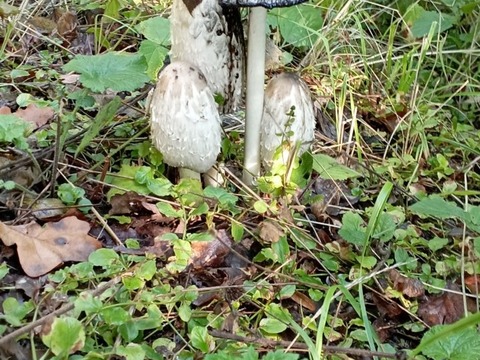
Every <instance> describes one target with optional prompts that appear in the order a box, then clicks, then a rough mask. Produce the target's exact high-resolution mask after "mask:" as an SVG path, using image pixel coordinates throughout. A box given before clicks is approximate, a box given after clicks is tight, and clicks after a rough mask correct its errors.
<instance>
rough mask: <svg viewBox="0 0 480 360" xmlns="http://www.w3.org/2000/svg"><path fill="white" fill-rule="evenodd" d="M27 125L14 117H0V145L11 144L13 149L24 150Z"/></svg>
mask: <svg viewBox="0 0 480 360" xmlns="http://www.w3.org/2000/svg"><path fill="white" fill-rule="evenodd" d="M28 128H29V124H28V123H27V122H26V121H24V120H22V119H20V118H18V117H16V116H15V115H0V143H2V142H4V143H13V144H14V145H15V147H17V148H19V149H21V150H26V149H28V143H27V141H26V137H27V135H28Z"/></svg>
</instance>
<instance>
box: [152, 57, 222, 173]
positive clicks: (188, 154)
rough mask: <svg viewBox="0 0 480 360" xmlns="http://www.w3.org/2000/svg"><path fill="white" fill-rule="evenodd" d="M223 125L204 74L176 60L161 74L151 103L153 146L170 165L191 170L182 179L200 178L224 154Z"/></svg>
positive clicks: (190, 65)
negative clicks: (222, 143)
mask: <svg viewBox="0 0 480 360" xmlns="http://www.w3.org/2000/svg"><path fill="white" fill-rule="evenodd" d="M221 131H222V130H221V122H220V116H219V114H218V110H217V105H216V103H215V100H214V97H213V94H212V91H211V90H210V88H209V86H208V84H207V80H206V79H205V76H204V75H203V74H202V72H201V71H200V70H199V69H198V68H196V67H195V66H193V65H192V64H190V63H188V62H185V61H175V62H174V63H172V64H170V65H168V66H167V67H166V68H165V69H163V71H162V72H161V73H160V75H159V77H158V82H157V85H156V87H155V90H154V92H153V96H152V101H151V132H152V139H153V144H154V145H155V147H156V148H157V149H158V150H159V151H160V152H161V153H162V154H163V159H164V162H165V163H166V164H168V165H170V166H175V167H178V168H183V169H189V170H192V171H194V172H196V173H197V174H191V173H190V174H187V175H185V171H182V170H181V171H180V176H181V177H185V176H188V177H195V178H198V179H199V178H200V176H199V174H198V173H203V172H206V171H207V170H208V169H210V167H212V166H213V165H214V164H215V161H216V159H217V156H218V154H219V153H220V143H221Z"/></svg>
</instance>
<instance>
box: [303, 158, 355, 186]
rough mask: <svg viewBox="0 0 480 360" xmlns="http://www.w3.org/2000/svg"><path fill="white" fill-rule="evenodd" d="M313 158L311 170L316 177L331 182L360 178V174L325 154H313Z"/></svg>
mask: <svg viewBox="0 0 480 360" xmlns="http://www.w3.org/2000/svg"><path fill="white" fill-rule="evenodd" d="M312 157H313V165H312V167H313V170H315V171H316V172H317V173H318V176H320V177H322V178H324V179H331V180H346V179H351V178H355V177H358V176H360V175H361V174H360V173H358V172H356V171H355V170H352V169H350V168H348V167H346V166H345V165H341V164H339V163H338V162H337V160H335V159H334V158H332V157H330V156H328V155H325V154H315V155H313V156H312Z"/></svg>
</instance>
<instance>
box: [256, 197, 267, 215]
mask: <svg viewBox="0 0 480 360" xmlns="http://www.w3.org/2000/svg"><path fill="white" fill-rule="evenodd" d="M253 208H254V209H255V211H256V212H258V213H259V214H263V213H265V212H267V210H268V205H267V203H266V202H265V201H263V200H257V201H255V203H254V204H253Z"/></svg>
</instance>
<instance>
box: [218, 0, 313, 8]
mask: <svg viewBox="0 0 480 360" xmlns="http://www.w3.org/2000/svg"><path fill="white" fill-rule="evenodd" d="M306 1H307V0H220V4H221V5H226V6H239V7H254V6H262V7H264V8H267V9H273V8H276V7H288V6H293V5H298V4H301V3H304V2H306Z"/></svg>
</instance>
